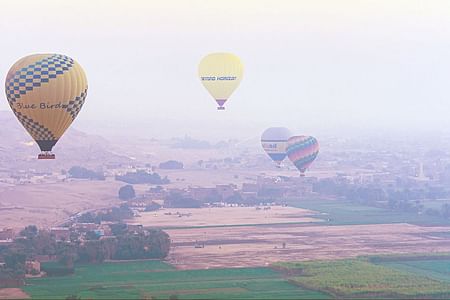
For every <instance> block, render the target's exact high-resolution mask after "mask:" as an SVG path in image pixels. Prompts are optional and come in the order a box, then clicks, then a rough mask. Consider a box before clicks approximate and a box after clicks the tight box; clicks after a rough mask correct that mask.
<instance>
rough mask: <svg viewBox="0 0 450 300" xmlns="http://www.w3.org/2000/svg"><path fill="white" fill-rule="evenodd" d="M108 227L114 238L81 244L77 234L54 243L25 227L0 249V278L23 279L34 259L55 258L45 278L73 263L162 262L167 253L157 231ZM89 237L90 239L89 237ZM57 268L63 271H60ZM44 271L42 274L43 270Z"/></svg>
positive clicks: (42, 233)
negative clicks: (0, 262)
mask: <svg viewBox="0 0 450 300" xmlns="http://www.w3.org/2000/svg"><path fill="white" fill-rule="evenodd" d="M116 225H117V226H116V228H114V229H113V228H112V229H113V231H114V232H115V233H117V235H116V236H114V237H109V238H105V239H98V237H96V238H93V239H87V240H85V241H81V240H80V239H79V238H78V237H79V234H77V233H76V232H71V236H70V240H69V241H58V240H56V238H55V236H54V235H52V234H51V233H50V232H49V231H47V230H37V228H36V226H34V225H32V226H28V227H26V228H25V229H24V230H23V231H22V232H21V233H20V236H21V238H19V239H16V240H15V242H14V243H13V244H12V245H9V246H8V247H5V246H3V247H1V248H0V256H1V257H3V259H4V261H5V267H3V268H0V279H3V280H5V279H14V278H16V279H17V278H23V277H24V275H25V262H26V261H27V260H34V259H35V258H36V257H37V256H41V255H48V256H49V257H56V258H57V260H58V262H59V263H60V265H59V266H58V267H52V268H49V269H48V271H49V274H48V275H64V274H67V273H71V272H73V267H74V263H76V262H80V263H101V262H103V261H104V260H106V259H117V260H128V259H149V258H154V259H163V258H165V257H166V256H167V255H168V253H169V250H170V239H169V235H168V234H167V233H166V232H164V231H162V230H159V229H150V230H142V231H140V232H135V231H129V230H128V228H127V225H126V224H120V223H119V224H116ZM92 237H93V236H92ZM61 265H63V266H64V268H61ZM43 270H44V271H46V270H45V269H44V268H43Z"/></svg>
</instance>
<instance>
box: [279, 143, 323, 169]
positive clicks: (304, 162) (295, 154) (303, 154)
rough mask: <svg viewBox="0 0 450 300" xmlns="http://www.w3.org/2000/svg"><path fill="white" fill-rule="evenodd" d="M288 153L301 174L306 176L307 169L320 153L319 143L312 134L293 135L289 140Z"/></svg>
mask: <svg viewBox="0 0 450 300" xmlns="http://www.w3.org/2000/svg"><path fill="white" fill-rule="evenodd" d="M286 153H287V155H288V157H289V159H290V160H291V161H292V163H293V164H294V165H295V167H296V168H297V169H298V170H299V171H300V173H301V175H302V176H304V173H305V171H306V169H308V168H309V166H310V165H311V164H312V162H313V161H314V160H315V159H316V157H317V154H319V143H318V142H317V139H316V138H315V137H312V136H303V135H301V136H293V137H291V138H290V139H289V140H288V142H287V148H286Z"/></svg>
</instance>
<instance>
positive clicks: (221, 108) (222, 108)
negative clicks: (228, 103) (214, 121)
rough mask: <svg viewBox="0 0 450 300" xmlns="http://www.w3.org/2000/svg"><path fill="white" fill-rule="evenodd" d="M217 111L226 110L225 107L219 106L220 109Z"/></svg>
mask: <svg viewBox="0 0 450 300" xmlns="http://www.w3.org/2000/svg"><path fill="white" fill-rule="evenodd" d="M217 110H225V107H223V106H219V107H217Z"/></svg>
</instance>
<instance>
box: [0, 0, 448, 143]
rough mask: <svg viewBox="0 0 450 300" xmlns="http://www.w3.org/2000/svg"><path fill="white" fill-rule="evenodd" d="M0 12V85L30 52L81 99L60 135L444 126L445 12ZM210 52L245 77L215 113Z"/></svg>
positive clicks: (343, 3)
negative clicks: (69, 76)
mask: <svg viewBox="0 0 450 300" xmlns="http://www.w3.org/2000/svg"><path fill="white" fill-rule="evenodd" d="M0 5H1V6H0V34H1V36H2V48H1V58H0V74H3V75H2V76H3V77H5V76H6V73H7V71H8V69H9V67H10V66H11V65H12V64H13V63H14V62H15V61H16V60H17V59H19V58H20V57H22V56H25V55H27V54H31V53H36V52H38V53H39V52H40V53H45V52H54V53H62V54H66V55H69V56H71V57H72V58H74V59H76V60H77V61H78V62H79V63H80V64H81V65H82V66H83V67H84V69H85V71H86V73H87V76H88V80H89V93H88V98H87V100H86V104H85V106H84V107H83V109H82V111H81V112H80V114H79V116H78V119H77V120H76V122H75V124H74V125H75V127H78V128H82V129H84V130H87V131H89V132H93V133H96V132H97V133H103V132H105V131H106V130H115V131H117V132H119V133H122V134H125V133H129V134H131V135H137V134H139V135H141V136H144V135H145V136H148V137H152V136H156V137H164V136H173V135H176V136H182V135H184V134H189V135H192V136H194V137H202V138H209V137H211V136H221V137H222V136H223V137H230V136H233V135H236V136H237V137H241V138H242V137H247V136H253V135H259V134H260V132H261V131H262V130H263V129H264V128H265V127H267V126H279V125H285V126H288V127H290V128H291V129H292V130H293V131H295V132H297V133H305V134H316V133H320V132H334V133H339V132H345V131H346V130H350V129H352V128H363V129H366V128H367V129H372V130H378V129H386V128H395V129H396V130H400V131H407V130H417V129H419V128H422V127H425V128H431V129H439V128H446V127H449V126H450V84H449V82H450V1H448V0H442V1H438V0H434V1H433V0H424V1H413V0H404V1H403V0H373V1H369V0H366V1H364V0H355V1H351V0H339V1H337V0H329V1H321V0H308V1H306V0H305V1H301V0H292V1H288V0H197V1H192V0H189V1H187V0H160V1H132V0H126V1H95V0H87V1H80V0H76V1H75V0H73V1H50V0H38V1H36V0H34V1H32V0H30V1H20V0H14V1H9V0H8V1H0ZM216 51H221V52H222V51H226V52H232V53H235V54H237V55H238V56H240V57H241V59H242V61H243V63H244V65H245V70H244V79H243V81H242V83H241V86H240V87H239V88H238V90H236V92H235V93H234V94H233V95H232V97H231V100H230V101H229V102H228V103H227V105H226V106H227V109H226V111H216V104H215V102H214V100H213V99H212V98H211V97H210V96H209V94H208V93H207V92H206V90H205V89H204V88H203V86H202V85H201V83H200V81H199V79H198V78H197V65H198V62H199V61H200V59H201V58H202V57H203V56H204V55H206V54H208V53H209V52H216ZM0 100H1V101H0V109H9V107H8V105H7V102H6V100H5V96H4V93H2V94H1V99H0ZM107 121H111V123H112V124H111V125H109V126H107V124H108V123H107Z"/></svg>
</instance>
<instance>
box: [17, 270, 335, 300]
mask: <svg viewBox="0 0 450 300" xmlns="http://www.w3.org/2000/svg"><path fill="white" fill-rule="evenodd" d="M23 289H24V291H25V292H26V293H28V294H29V295H30V296H31V297H32V298H40V299H42V298H45V299H49V298H50V299H51V298H54V299H56V298H58V299H61V298H65V297H67V296H69V295H76V296H78V297H81V298H82V299H86V298H92V299H102V298H103V299H113V298H114V299H118V298H120V299H138V298H139V299H142V298H148V299H150V298H151V297H152V298H157V299H167V298H169V297H170V296H171V295H177V296H178V297H179V298H181V299H211V298H227V299H230V298H247V299H281V298H283V299H302V298H303V299H324V298H327V297H328V296H327V295H326V294H324V293H321V292H315V291H309V290H306V289H303V288H300V287H298V286H296V285H293V284H291V283H289V282H288V281H286V280H285V279H283V277H282V276H281V274H280V273H278V272H276V271H274V270H272V269H269V268H238V269H210V270H189V271H178V270H175V269H174V268H173V267H172V266H170V265H168V264H166V263H164V262H160V261H139V262H126V263H104V264H101V265H83V266H78V267H77V268H76V271H75V274H74V275H71V276H65V277H47V278H36V279H29V280H28V281H27V285H26V286H25V287H24V288H23Z"/></svg>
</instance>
